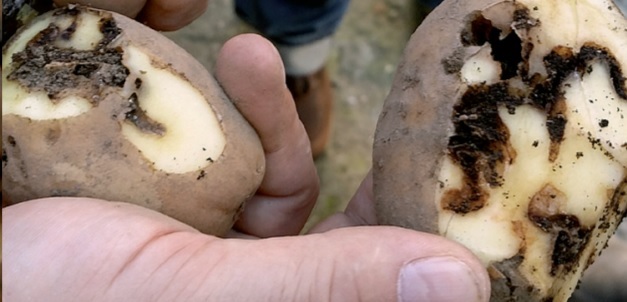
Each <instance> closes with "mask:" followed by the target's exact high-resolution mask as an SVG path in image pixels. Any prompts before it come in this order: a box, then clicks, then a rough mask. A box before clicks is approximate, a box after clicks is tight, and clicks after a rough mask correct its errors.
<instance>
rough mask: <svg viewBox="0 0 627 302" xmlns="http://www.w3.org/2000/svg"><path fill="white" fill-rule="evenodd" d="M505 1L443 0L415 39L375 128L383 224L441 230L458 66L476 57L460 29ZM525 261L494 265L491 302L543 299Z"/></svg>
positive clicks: (458, 91) (377, 198)
mask: <svg viewBox="0 0 627 302" xmlns="http://www.w3.org/2000/svg"><path fill="white" fill-rule="evenodd" d="M501 1H502V0H478V1H460V0H447V1H444V2H443V3H442V4H441V5H440V6H438V7H436V8H435V9H434V11H433V12H432V13H431V14H430V15H429V16H427V18H426V19H425V20H424V21H423V23H422V24H421V25H420V27H419V28H418V29H417V30H416V31H415V32H414V34H413V35H412V37H411V39H410V40H409V42H408V44H407V46H406V48H405V51H404V54H403V59H402V61H401V62H400V65H399V67H398V70H397V73H396V75H395V78H394V82H393V86H392V88H391V91H390V93H389V95H388V96H387V98H386V100H385V103H384V106H383V110H382V113H381V115H380V117H379V120H378V123H377V127H376V132H375V141H374V150H373V186H374V187H373V190H374V198H375V207H376V213H377V219H378V222H379V223H380V224H384V225H396V226H401V227H405V228H410V229H414V230H418V231H423V232H429V233H434V234H439V230H438V210H437V201H436V191H437V187H438V186H439V185H440V184H439V182H438V176H437V174H438V173H439V170H440V167H441V164H442V160H443V158H444V155H445V154H446V152H447V145H448V140H449V137H450V135H451V134H453V133H454V125H453V123H452V120H451V116H452V114H453V106H454V105H455V103H456V102H457V100H458V99H459V98H460V96H461V95H462V93H463V91H462V89H463V85H462V82H461V79H460V77H459V70H460V69H461V67H462V65H463V62H465V61H466V59H468V58H469V57H470V56H471V55H472V54H473V50H472V49H470V48H469V47H464V46H463V45H462V41H461V39H460V34H461V32H462V31H463V29H464V20H465V18H466V16H467V15H468V14H469V13H471V12H473V11H475V10H483V9H484V8H486V7H488V6H490V5H492V4H494V3H498V2H501ZM475 51H476V50H475ZM401 167H402V169H401ZM407 167H413V168H412V169H408V168H407ZM399 171H400V172H399ZM518 260H519V259H509V260H505V261H503V262H502V263H495V264H493V265H491V266H490V267H489V268H488V272H489V273H490V276H491V279H492V293H491V301H514V300H512V299H515V301H539V300H540V299H541V298H539V297H538V296H537V293H535V292H534V290H533V287H530V286H529V283H528V281H527V280H526V278H524V277H523V276H521V275H520V273H519V272H517V266H518V264H519V262H517V261H518Z"/></svg>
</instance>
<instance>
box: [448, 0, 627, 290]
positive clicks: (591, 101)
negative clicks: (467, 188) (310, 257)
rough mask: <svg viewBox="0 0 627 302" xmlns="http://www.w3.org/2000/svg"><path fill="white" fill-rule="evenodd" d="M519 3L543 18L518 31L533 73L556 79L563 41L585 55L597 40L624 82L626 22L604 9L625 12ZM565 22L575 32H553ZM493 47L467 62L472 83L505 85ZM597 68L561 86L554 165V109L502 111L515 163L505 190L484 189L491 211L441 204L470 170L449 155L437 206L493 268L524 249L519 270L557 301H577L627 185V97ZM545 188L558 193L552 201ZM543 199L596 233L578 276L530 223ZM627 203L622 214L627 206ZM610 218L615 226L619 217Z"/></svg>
mask: <svg viewBox="0 0 627 302" xmlns="http://www.w3.org/2000/svg"><path fill="white" fill-rule="evenodd" d="M518 2H519V3H522V4H524V5H525V6H526V7H528V8H530V9H531V8H533V9H531V10H530V12H531V14H532V16H533V18H535V19H537V20H540V22H541V25H540V26H537V27H532V28H531V29H530V30H529V31H521V32H520V33H518V34H519V36H521V39H522V40H523V41H525V39H528V40H531V41H532V42H533V45H534V47H533V51H532V52H531V56H530V59H529V73H530V74H534V73H537V74H542V75H544V76H546V75H547V72H548V71H547V69H546V67H545V64H544V62H543V58H544V57H545V56H546V55H547V54H549V53H550V52H551V51H552V50H553V48H554V47H556V46H558V45H559V46H566V47H568V48H571V49H573V50H574V51H575V52H577V51H578V50H579V49H580V48H581V47H582V46H583V45H584V43H586V42H595V43H597V44H600V45H602V46H603V47H605V48H607V49H609V50H613V54H614V56H615V58H616V60H617V64H618V65H619V66H622V70H623V77H624V76H625V73H624V72H625V70H627V55H625V53H624V49H627V39H625V36H624V32H623V30H627V22H625V19H624V18H621V16H620V15H619V14H620V13H618V15H609V17H608V14H607V13H606V12H604V10H608V7H612V8H613V9H614V10H616V11H617V9H616V8H615V7H613V5H612V4H611V3H609V2H607V1H578V2H576V3H575V2H574V1H518ZM510 4H511V3H509V4H505V5H510ZM505 5H503V3H500V4H496V5H495V6H493V7H491V8H487V9H486V11H484V15H485V16H487V18H488V19H490V15H491V16H492V17H494V18H502V16H503V15H504V14H503V13H501V12H502V11H503V7H504V6H505ZM499 6H501V7H499ZM573 20H575V22H576V23H575V24H573ZM493 21H494V23H499V22H501V21H502V20H498V21H495V20H493ZM563 24H568V26H575V27H576V29H575V30H547V29H553V28H560V27H562V26H563ZM513 27H514V26H513V25H512V28H513ZM608 28H611V29H613V30H607V29H608ZM512 30H513V29H512ZM501 38H502V37H501ZM490 51H491V49H490V45H488V44H487V43H486V44H485V45H483V46H482V47H481V48H480V49H478V50H477V51H476V52H475V54H474V55H473V56H471V57H470V58H469V59H468V60H466V61H465V65H464V66H463V67H462V68H461V71H460V77H461V79H462V81H463V82H464V83H465V84H466V85H468V86H471V85H477V84H487V85H490V84H493V83H497V82H499V76H500V75H499V74H495V73H500V72H501V70H500V66H499V65H498V64H497V62H495V61H494V60H493V59H492V58H491V57H490V56H489V55H486V54H489V53H490ZM588 63H589V65H588V68H587V72H586V73H585V74H580V73H577V72H574V73H572V74H571V75H570V76H569V77H568V78H567V79H566V80H565V81H564V82H563V83H562V86H561V88H560V90H561V91H562V92H563V95H564V98H565V106H566V110H565V112H564V114H565V117H566V120H567V123H566V125H565V129H564V136H563V141H562V142H561V143H560V147H559V151H558V152H557V155H554V158H553V160H550V159H549V158H550V157H551V155H550V153H551V148H550V145H551V138H550V134H549V131H548V130H547V122H548V121H547V113H546V112H545V111H543V110H540V109H538V108H537V107H534V106H531V105H520V106H518V107H516V108H515V113H511V112H510V111H511V110H509V109H508V108H506V107H505V106H500V107H499V114H498V115H499V117H500V119H501V120H502V121H503V123H504V124H505V126H506V128H507V129H508V131H509V138H510V144H511V147H512V149H513V150H514V154H515V158H514V160H513V161H512V162H511V163H506V164H505V167H504V168H503V171H502V174H501V176H502V183H501V184H500V185H498V186H493V185H490V184H487V183H483V184H481V187H482V189H483V190H485V191H486V192H487V195H489V197H488V199H487V201H486V202H485V206H484V207H482V208H481V209H479V210H476V211H471V212H469V213H465V214H460V213H455V212H454V211H448V210H446V209H441V200H442V198H443V196H444V194H445V193H446V192H447V191H450V190H459V191H461V190H462V187H463V185H464V181H465V180H464V175H463V174H464V172H463V170H462V169H461V168H460V167H459V166H457V164H456V163H455V162H454V161H453V160H452V159H451V158H450V156H445V158H444V160H443V162H442V165H441V169H440V172H439V178H438V179H439V181H440V184H441V186H440V188H439V189H438V192H437V194H436V207H437V208H439V209H441V210H440V211H439V218H438V222H439V231H440V233H441V234H443V235H445V236H446V237H448V238H451V239H453V240H455V241H458V242H460V243H462V244H463V245H465V246H467V247H469V248H470V250H472V251H473V252H474V253H475V254H477V256H478V257H479V258H480V259H481V260H482V261H483V262H484V264H485V265H486V266H489V265H491V264H494V263H498V262H501V261H505V260H507V259H510V258H512V257H514V256H516V255H520V254H521V253H522V254H523V257H524V258H523V260H522V263H521V265H520V266H519V268H518V269H519V270H520V273H521V274H522V275H524V276H525V277H526V279H527V280H529V281H530V282H532V284H533V285H534V287H535V288H536V289H537V290H539V291H540V294H541V295H542V296H553V297H555V301H565V300H566V299H567V298H568V296H570V293H571V292H572V290H574V288H575V287H576V284H577V282H578V279H579V277H578V276H580V275H581V272H582V271H583V270H584V269H585V267H586V266H587V259H588V258H590V257H594V256H596V255H597V254H598V253H599V252H600V250H601V249H602V248H603V245H604V244H605V242H606V241H607V239H608V238H609V236H611V232H608V231H607V230H606V229H605V228H603V229H602V228H601V227H600V224H601V223H602V221H603V219H602V218H604V215H606V214H607V213H605V212H604V211H605V210H606V209H607V207H608V203H609V202H610V201H611V200H612V198H613V194H615V193H614V192H618V190H619V189H618V188H619V186H620V185H621V184H622V183H623V182H624V181H625V179H627V100H625V99H623V98H621V97H620V96H619V95H618V93H617V91H616V89H615V87H614V86H613V83H612V80H611V79H612V76H611V75H610V71H609V69H608V64H607V62H604V61H603V60H600V59H595V60H592V61H590V62H588ZM515 81H516V79H514V80H511V83H513V84H511V85H512V86H516V85H520V83H518V84H516V83H515ZM623 85H624V84H623ZM547 188H549V189H547ZM546 192H555V193H551V194H549V195H548V196H549V197H547V195H546V194H545V193H546ZM543 198H544V199H546V200H544V201H543V202H544V203H546V205H547V209H546V210H547V211H548V212H550V213H552V214H559V215H572V216H573V217H576V218H577V219H578V220H579V223H580V224H581V228H582V229H589V230H591V234H590V237H589V238H591V241H592V242H591V243H589V244H587V245H585V247H584V248H582V251H581V253H580V254H579V256H578V257H579V259H583V260H582V261H584V262H583V263H577V264H578V265H576V266H574V267H573V268H572V270H571V271H568V270H566V271H564V272H562V273H558V274H556V272H555V271H553V269H554V268H553V267H552V261H553V260H552V259H551V255H552V254H553V253H554V248H555V241H556V237H555V236H556V234H555V233H554V232H547V231H546V230H542V229H541V228H539V227H538V226H537V224H536V223H534V222H533V221H531V220H530V219H529V209H530V204H531V203H532V202H533V201H534V200H536V201H537V200H539V199H543ZM624 199H625V198H624V197H623V198H622V204H621V205H620V211H622V212H624V211H625V207H627V204H626V203H625V201H624ZM605 218H607V217H605ZM610 220H611V224H612V225H613V226H612V228H613V227H615V226H616V224H617V223H618V222H620V217H612V218H610ZM595 242H596V244H595ZM599 244H600V245H601V246H599ZM572 276H576V277H574V278H573V277H572ZM556 279H557V280H556Z"/></svg>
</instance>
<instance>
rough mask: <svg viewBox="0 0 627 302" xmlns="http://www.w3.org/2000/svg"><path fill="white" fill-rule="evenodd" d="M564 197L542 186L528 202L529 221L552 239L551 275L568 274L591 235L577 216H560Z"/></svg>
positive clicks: (589, 229)
mask: <svg viewBox="0 0 627 302" xmlns="http://www.w3.org/2000/svg"><path fill="white" fill-rule="evenodd" d="M566 202H567V197H566V195H565V194H564V193H563V192H561V191H559V190H558V189H556V188H555V187H554V186H552V185H551V184H546V185H545V186H544V187H543V188H542V189H541V190H540V191H538V192H537V193H536V194H534V196H533V197H532V198H531V201H530V203H529V207H528V208H527V217H528V218H529V220H530V221H531V222H532V223H533V224H534V225H535V226H537V227H538V228H540V229H541V230H542V231H543V232H546V233H549V234H551V236H552V239H551V240H552V242H553V252H552V254H551V271H550V273H551V275H553V276H555V275H557V274H558V272H560V271H572V270H573V269H575V268H576V265H578V264H579V259H580V258H581V254H582V252H583V250H584V248H585V247H586V246H587V244H588V241H589V240H590V236H591V234H592V227H589V226H584V225H582V223H581V222H580V220H579V218H577V216H575V215H572V214H567V213H564V211H563V209H562V208H563V206H564V205H565V204H566Z"/></svg>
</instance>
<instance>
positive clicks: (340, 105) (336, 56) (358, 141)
mask: <svg viewBox="0 0 627 302" xmlns="http://www.w3.org/2000/svg"><path fill="white" fill-rule="evenodd" d="M417 2H418V1H415V0H359V1H351V4H350V7H349V8H348V12H347V14H346V15H345V17H344V19H343V23H342V24H341V25H340V28H339V30H338V32H337V33H336V35H335V38H334V46H333V52H332V55H331V60H330V62H329V63H328V68H329V72H330V76H331V81H332V85H333V88H334V94H335V104H334V106H335V108H334V109H335V111H334V117H333V124H332V127H333V129H332V137H331V141H330V142H329V145H328V147H327V149H326V152H325V153H324V154H323V155H322V156H321V157H319V158H318V159H317V160H316V165H317V168H318V173H319V175H320V179H321V187H322V191H321V194H320V197H319V198H318V203H317V205H316V208H315V209H314V212H313V214H312V216H311V218H310V221H309V223H308V225H307V227H306V229H307V228H309V227H310V226H311V225H312V224H314V223H315V222H316V221H319V220H320V219H321V218H324V217H326V216H327V215H329V214H332V213H334V212H336V211H339V210H342V209H344V207H345V205H346V203H347V202H348V200H350V198H351V197H352V194H353V192H355V190H356V189H357V187H358V186H359V183H360V182H361V180H362V179H363V178H364V176H365V175H366V173H368V170H369V169H370V165H371V153H372V142H373V138H374V129H375V126H376V121H377V118H378V116H379V112H380V111H381V108H382V104H383V100H384V99H385V96H386V95H387V93H388V90H389V88H390V87H391V83H392V78H393V76H394V71H395V70H396V65H397V63H398V61H399V59H400V57H401V54H402V51H403V48H404V46H405V44H406V42H407V40H408V39H409V36H410V35H411V34H412V33H413V31H414V30H415V29H416V27H417V26H418V24H419V22H420V21H421V20H422V19H423V17H424V16H425V15H426V12H427V10H426V8H424V7H420V6H419V5H418V4H417ZM246 32H253V29H251V28H250V27H248V26H247V25H246V24H244V23H243V22H242V21H240V19H238V18H237V17H236V16H235V13H234V4H233V0H211V1H209V6H208V8H207V11H206V13H205V14H204V15H203V16H202V17H201V18H199V19H198V20H196V21H195V22H194V23H192V24H191V25H190V26H187V27H185V28H184V29H182V30H179V31H176V32H173V33H167V34H166V35H167V36H168V37H170V38H171V39H173V40H174V41H175V42H177V43H178V44H179V45H181V46H182V47H183V48H185V49H186V50H187V51H189V52H190V53H191V54H192V55H193V56H194V57H196V58H197V59H198V60H200V61H201V62H202V63H203V64H204V65H205V66H206V67H207V68H208V69H209V70H213V67H214V63H215V57H216V55H217V53H218V51H219V49H220V47H221V46H222V44H224V42H225V41H226V40H228V39H229V38H231V37H233V36H235V35H237V34H240V33H246Z"/></svg>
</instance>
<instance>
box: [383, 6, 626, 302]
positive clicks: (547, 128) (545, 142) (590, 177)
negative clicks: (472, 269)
mask: <svg viewBox="0 0 627 302" xmlns="http://www.w3.org/2000/svg"><path fill="white" fill-rule="evenodd" d="M373 162H374V170H373V173H374V194H375V199H376V201H377V212H378V215H379V219H380V222H381V223H383V224H393V225H400V226H404V227H408V228H413V229H417V230H421V231H428V232H432V233H437V234H442V235H443V236H446V237H448V238H450V239H453V240H455V241H457V242H460V243H462V244H463V245H465V246H467V247H468V248H469V249H470V250H472V251H473V252H474V253H475V254H476V255H477V256H478V257H479V258H480V259H481V260H482V261H483V263H484V264H485V265H486V267H487V268H488V271H489V273H490V275H491V277H492V281H493V282H492V300H493V301H566V300H567V299H568V297H569V296H570V295H571V293H572V292H573V290H574V289H575V287H576V286H577V282H578V280H579V279H580V278H581V275H582V273H583V271H584V269H585V268H586V267H587V266H588V265H589V264H590V263H591V262H592V261H593V260H594V258H595V257H596V256H597V255H598V254H599V253H600V252H601V250H602V249H603V248H604V246H605V245H606V242H607V241H608V239H609V238H610V236H611V235H612V233H613V232H614V230H615V229H616V227H617V225H618V223H619V222H620V221H621V219H622V218H623V216H624V215H625V211H626V208H627V20H626V19H625V17H624V16H623V15H622V14H621V13H620V11H619V10H618V9H617V8H616V6H615V5H614V4H613V3H612V2H611V1H603V0H583V1H558V0H552V1H546V0H521V1H502V0H479V1H455V0H447V1H444V2H443V3H442V4H441V5H440V6H439V7H438V8H436V9H435V10H434V11H433V12H432V13H431V15H429V16H428V17H427V19H426V20H425V21H424V22H423V23H422V25H421V26H420V27H419V28H418V30H417V31H416V32H415V33H414V35H413V36H412V38H411V41H410V42H409V44H408V46H407V48H406V50H405V54H404V59H403V61H402V63H401V65H400V67H399V71H398V73H397V75H396V78H395V81H394V86H393V88H392V90H391V92H390V94H389V96H388V98H387V100H386V102H385V105H384V108H383V112H382V114H381V116H380V119H379V123H378V125H377V131H376V137H375V144H374V158H373Z"/></svg>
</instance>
